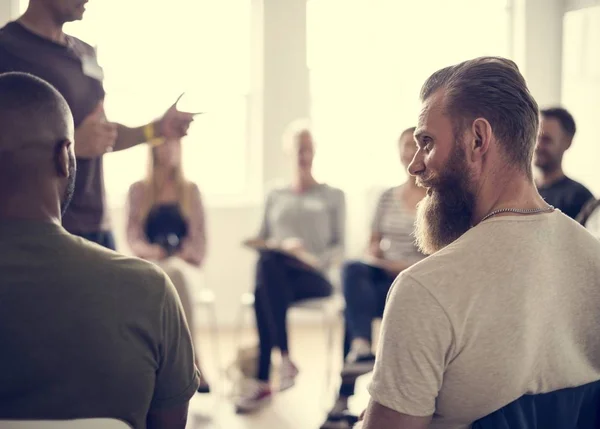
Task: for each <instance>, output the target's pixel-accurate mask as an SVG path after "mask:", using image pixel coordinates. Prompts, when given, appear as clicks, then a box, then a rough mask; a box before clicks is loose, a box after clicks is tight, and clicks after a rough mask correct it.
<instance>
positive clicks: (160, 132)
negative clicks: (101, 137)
mask: <svg viewBox="0 0 600 429" xmlns="http://www.w3.org/2000/svg"><path fill="white" fill-rule="evenodd" d="M182 96H183V94H181V95H180V96H179V98H178V99H177V101H176V102H175V103H174V104H173V105H172V106H171V107H169V109H168V110H167V111H166V112H165V114H164V115H163V117H162V118H160V119H159V120H158V121H153V122H150V123H149V124H148V125H144V126H142V127H137V128H129V127H126V126H124V125H120V124H117V131H118V132H117V138H116V141H115V146H114V148H113V150H114V151H118V150H124V149H129V148H130V147H133V146H136V145H138V144H140V143H145V142H149V143H151V142H153V141H155V140H156V141H158V142H160V141H161V140H162V139H163V138H167V139H180V138H182V137H185V136H186V135H187V131H188V128H189V127H190V124H191V123H192V121H193V120H194V114H193V113H188V112H180V111H179V110H177V102H178V101H179V99H180V98H181V97H182Z"/></svg>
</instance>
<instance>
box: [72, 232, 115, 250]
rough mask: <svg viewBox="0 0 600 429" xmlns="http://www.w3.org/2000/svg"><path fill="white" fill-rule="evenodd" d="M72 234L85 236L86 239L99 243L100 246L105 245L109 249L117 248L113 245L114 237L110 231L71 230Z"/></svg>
mask: <svg viewBox="0 0 600 429" xmlns="http://www.w3.org/2000/svg"><path fill="white" fill-rule="evenodd" d="M72 234H74V235H77V236H78V237H81V238H85V239H86V240H88V241H92V242H94V243H96V244H99V245H100V246H102V247H106V248H107V249H110V250H117V246H116V245H115V237H114V235H113V233H112V232H110V231H97V232H82V233H78V232H73V233H72Z"/></svg>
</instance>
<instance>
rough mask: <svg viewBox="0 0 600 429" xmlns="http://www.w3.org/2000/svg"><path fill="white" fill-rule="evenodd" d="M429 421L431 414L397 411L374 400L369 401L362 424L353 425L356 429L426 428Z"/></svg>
mask: <svg viewBox="0 0 600 429" xmlns="http://www.w3.org/2000/svg"><path fill="white" fill-rule="evenodd" d="M430 422H431V416H428V417H414V416H409V415H407V414H402V413H398V412H396V411H394V410H392V409H390V408H387V407H385V406H383V405H381V404H379V403H377V402H375V401H370V402H369V406H368V408H367V411H366V412H365V417H364V421H363V422H362V426H361V425H360V424H359V425H358V426H355V428H356V429H358V428H362V429H372V428H376V429H380V428H381V429H383V428H394V429H427V428H428V427H429V423H430Z"/></svg>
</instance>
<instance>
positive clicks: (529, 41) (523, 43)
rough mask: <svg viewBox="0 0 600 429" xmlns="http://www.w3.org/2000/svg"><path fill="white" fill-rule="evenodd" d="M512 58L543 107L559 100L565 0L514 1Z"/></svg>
mask: <svg viewBox="0 0 600 429" xmlns="http://www.w3.org/2000/svg"><path fill="white" fill-rule="evenodd" d="M511 4H512V14H513V23H512V30H513V38H512V46H513V59H514V60H515V62H516V63H517V64H518V66H519V68H520V69H521V72H522V73H523V75H524V76H525V79H526V80H527V84H528V86H529V89H530V91H531V93H532V94H533V96H534V97H535V99H536V101H537V102H538V104H539V105H540V107H544V106H549V105H554V104H558V103H560V100H561V76H562V49H561V47H562V25H563V24H562V23H563V15H564V0H512V2H511Z"/></svg>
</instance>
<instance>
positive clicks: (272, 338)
mask: <svg viewBox="0 0 600 429" xmlns="http://www.w3.org/2000/svg"><path fill="white" fill-rule="evenodd" d="M331 292H332V286H331V284H330V283H329V281H327V279H325V277H324V276H323V275H322V274H320V273H318V272H317V271H314V270H312V269H310V268H307V267H305V266H304V265H302V264H301V263H299V262H298V261H297V260H296V259H294V258H293V257H290V256H287V255H284V254H282V253H279V252H272V251H264V252H261V254H260V258H259V260H258V264H257V266H256V291H255V302H254V310H255V312H256V325H257V328H258V338H259V352H260V355H259V359H258V374H257V378H258V379H259V380H261V381H268V380H269V373H270V369H271V350H272V349H273V348H274V347H277V348H279V349H280V350H281V352H283V353H286V352H287V351H288V338H287V327H286V316H287V310H288V308H289V307H290V305H291V304H293V303H294V302H298V301H301V300H303V299H309V298H320V297H326V296H329V295H331Z"/></svg>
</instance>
